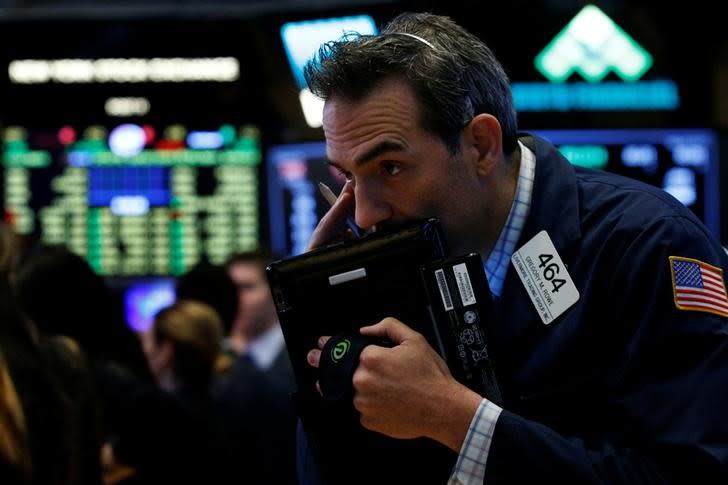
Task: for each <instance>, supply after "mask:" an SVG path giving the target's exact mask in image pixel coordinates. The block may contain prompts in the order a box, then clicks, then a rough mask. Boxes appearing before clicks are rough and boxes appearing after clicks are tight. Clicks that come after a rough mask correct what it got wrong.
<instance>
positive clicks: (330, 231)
mask: <svg viewBox="0 0 728 485" xmlns="http://www.w3.org/2000/svg"><path fill="white" fill-rule="evenodd" d="M353 213H354V188H353V187H352V185H351V184H350V183H349V182H347V183H346V184H344V188H343V189H342V191H341V193H340V194H339V198H338V199H336V203H335V204H334V205H332V206H331V208H330V209H329V211H328V212H327V213H326V214H325V215H324V216H323V217H322V218H321V220H320V221H319V223H318V225H317V226H316V229H314V231H313V234H312V235H311V239H310V240H309V241H308V245H307V246H306V251H310V250H312V249H316V248H318V247H320V246H323V245H324V244H327V243H329V242H331V241H333V240H334V239H336V238H338V237H340V236H342V235H344V234H346V233H347V231H348V229H347V227H346V218H347V216H349V215H350V214H353Z"/></svg>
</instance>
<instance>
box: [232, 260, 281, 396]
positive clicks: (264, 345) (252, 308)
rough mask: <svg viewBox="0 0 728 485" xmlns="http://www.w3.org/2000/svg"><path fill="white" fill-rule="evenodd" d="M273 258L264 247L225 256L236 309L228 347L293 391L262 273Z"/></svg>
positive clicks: (275, 316) (273, 306) (278, 329)
mask: <svg viewBox="0 0 728 485" xmlns="http://www.w3.org/2000/svg"><path fill="white" fill-rule="evenodd" d="M273 259H274V256H273V255H272V254H271V253H270V252H269V251H267V250H266V249H264V248H259V249H256V250H254V251H249V252H242V253H237V254H234V255H233V256H231V257H230V259H228V262H227V264H226V267H227V271H228V274H229V275H230V278H231V279H232V280H233V282H234V283H235V286H236V287H237V292H238V311H237V314H236V315H235V320H234V323H233V328H232V331H231V332H230V337H229V339H228V344H227V346H228V348H229V349H231V350H232V351H233V352H234V353H235V354H237V355H246V356H248V357H249V358H250V359H251V360H252V361H253V363H254V364H255V366H256V367H257V368H259V369H261V370H262V371H264V372H266V373H268V374H269V375H270V376H271V378H272V379H275V380H276V381H277V382H278V383H280V384H281V385H282V386H283V387H284V388H286V389H288V390H290V391H292V390H293V387H294V379H293V368H292V367H291V362H290V360H289V358H288V352H287V351H286V343H285V340H284V339H283V332H282V331H281V326H280V324H279V322H278V314H277V313H276V307H275V304H274V303H273V297H272V296H271V293H270V287H269V286H268V280H267V279H266V275H265V268H266V266H267V265H268V263H269V262H271V261H272V260H273Z"/></svg>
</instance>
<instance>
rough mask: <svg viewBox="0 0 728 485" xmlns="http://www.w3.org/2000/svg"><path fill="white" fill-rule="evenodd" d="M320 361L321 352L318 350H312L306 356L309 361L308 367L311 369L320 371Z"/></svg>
mask: <svg viewBox="0 0 728 485" xmlns="http://www.w3.org/2000/svg"><path fill="white" fill-rule="evenodd" d="M320 360H321V351H320V350H318V349H313V350H310V351H309V352H308V354H307V355H306V361H308V365H310V366H311V367H315V368H317V369H318V366H319V362H320Z"/></svg>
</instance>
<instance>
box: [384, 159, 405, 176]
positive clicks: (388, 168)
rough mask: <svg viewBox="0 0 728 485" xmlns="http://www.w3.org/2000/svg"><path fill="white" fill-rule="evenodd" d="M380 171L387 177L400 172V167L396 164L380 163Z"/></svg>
mask: <svg viewBox="0 0 728 485" xmlns="http://www.w3.org/2000/svg"><path fill="white" fill-rule="evenodd" d="M382 169H383V170H384V171H385V172H386V173H387V175H397V174H398V173H400V172H401V171H402V165H401V164H400V163H398V162H390V161H387V162H382Z"/></svg>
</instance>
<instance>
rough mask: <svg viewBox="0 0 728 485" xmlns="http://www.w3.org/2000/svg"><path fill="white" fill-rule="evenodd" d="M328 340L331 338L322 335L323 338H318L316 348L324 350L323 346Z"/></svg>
mask: <svg viewBox="0 0 728 485" xmlns="http://www.w3.org/2000/svg"><path fill="white" fill-rule="evenodd" d="M330 338H331V337H330V336H328V335H324V336H323V337H319V339H318V342H317V343H318V348H320V349H323V348H324V345H326V342H328V341H329V339H330Z"/></svg>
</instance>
